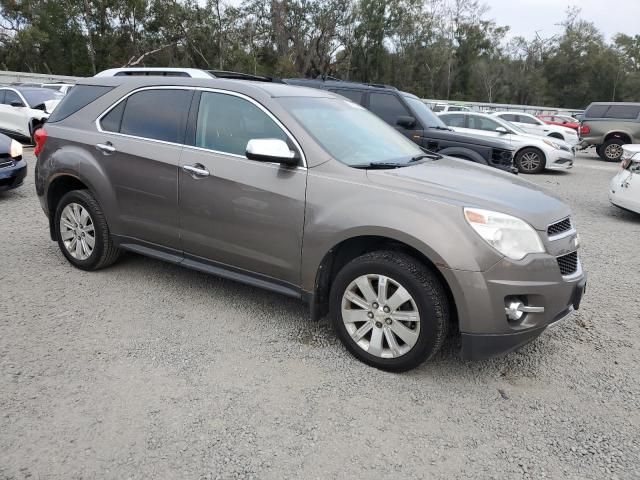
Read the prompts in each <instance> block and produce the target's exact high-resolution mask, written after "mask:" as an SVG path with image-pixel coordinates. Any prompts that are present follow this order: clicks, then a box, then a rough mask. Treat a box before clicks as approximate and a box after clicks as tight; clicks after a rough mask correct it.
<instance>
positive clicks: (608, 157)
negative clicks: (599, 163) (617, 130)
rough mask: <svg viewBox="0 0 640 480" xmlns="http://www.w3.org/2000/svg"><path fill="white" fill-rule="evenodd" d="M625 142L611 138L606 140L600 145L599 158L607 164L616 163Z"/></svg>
mask: <svg viewBox="0 0 640 480" xmlns="http://www.w3.org/2000/svg"><path fill="white" fill-rule="evenodd" d="M625 144H626V142H624V141H623V140H620V139H619V138H612V139H610V140H607V141H606V142H604V143H603V144H602V147H601V149H600V151H601V152H602V154H601V155H600V158H602V159H603V160H605V161H607V162H618V161H619V160H620V157H622V146H623V145H625Z"/></svg>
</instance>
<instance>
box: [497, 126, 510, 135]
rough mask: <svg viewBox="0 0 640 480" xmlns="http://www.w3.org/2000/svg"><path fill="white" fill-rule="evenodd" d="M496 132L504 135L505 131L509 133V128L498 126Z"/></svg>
mask: <svg viewBox="0 0 640 480" xmlns="http://www.w3.org/2000/svg"><path fill="white" fill-rule="evenodd" d="M496 132H498V133H502V134H503V135H504V134H505V133H509V130H507V129H506V128H504V127H498V128H496Z"/></svg>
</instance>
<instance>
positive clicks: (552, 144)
mask: <svg viewBox="0 0 640 480" xmlns="http://www.w3.org/2000/svg"><path fill="white" fill-rule="evenodd" d="M542 141H543V142H544V143H546V144H547V145H549V146H550V147H551V148H555V149H556V150H561V149H562V147H561V146H560V145H558V144H557V143H556V142H552V141H551V140H548V139H546V138H543V139H542Z"/></svg>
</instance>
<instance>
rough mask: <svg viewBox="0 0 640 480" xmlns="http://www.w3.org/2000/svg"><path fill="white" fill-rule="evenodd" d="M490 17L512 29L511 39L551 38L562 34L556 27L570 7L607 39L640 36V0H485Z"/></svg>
mask: <svg viewBox="0 0 640 480" xmlns="http://www.w3.org/2000/svg"><path fill="white" fill-rule="evenodd" d="M485 3H486V4H487V5H488V6H489V7H490V10H489V12H488V13H487V17H488V18H493V19H494V20H495V21H496V22H497V23H498V25H504V26H508V27H510V28H511V31H510V33H509V35H510V36H517V35H519V36H523V37H525V38H527V39H531V38H534V37H535V32H536V30H540V32H539V35H540V36H541V37H543V38H544V37H550V36H552V35H554V34H557V33H559V32H560V28H559V27H557V26H556V25H555V24H556V23H560V22H561V21H562V20H563V19H564V18H565V12H566V9H567V7H570V6H578V7H580V8H581V13H580V18H581V19H583V20H586V21H588V22H592V23H594V24H595V25H596V27H597V28H598V29H599V30H600V31H601V32H602V33H603V34H604V35H605V38H606V39H607V40H611V38H612V37H613V36H614V35H615V34H616V33H626V34H628V35H638V34H640V0H485Z"/></svg>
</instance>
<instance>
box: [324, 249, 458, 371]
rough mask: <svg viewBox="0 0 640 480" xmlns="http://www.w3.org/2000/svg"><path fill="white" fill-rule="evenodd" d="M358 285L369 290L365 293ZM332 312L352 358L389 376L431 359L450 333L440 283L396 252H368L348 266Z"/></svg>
mask: <svg viewBox="0 0 640 480" xmlns="http://www.w3.org/2000/svg"><path fill="white" fill-rule="evenodd" d="M380 278H385V279H386V285H387V288H386V289H385V291H386V292H388V295H385V294H383V295H379V292H381V291H382V290H377V289H378V288H379V286H380V282H379V279H380ZM359 285H368V286H369V287H371V290H370V291H369V292H368V294H365V293H363V292H364V290H361V289H360V287H359ZM365 290H366V287H365ZM396 294H397V295H396ZM354 295H355V296H354ZM407 296H408V297H407ZM405 298H408V299H407V300H405V301H402V299H405ZM351 299H355V300H356V301H357V302H358V303H357V304H356V303H353V302H352V301H351ZM376 304H377V308H376ZM364 307H366V308H364ZM387 307H389V310H385V309H386V308H387ZM330 312H331V321H332V323H333V327H334V329H335V331H336V334H337V336H338V338H339V339H340V341H341V342H342V343H343V345H344V346H345V347H346V348H347V350H348V351H349V352H350V353H351V354H352V355H353V356H355V357H356V358H358V359H359V360H361V361H362V362H364V363H366V364H367V365H371V366H372V367H376V368H379V369H381V370H387V371H391V372H403V371H406V370H410V369H412V368H415V367H417V366H418V365H420V364H421V363H423V362H424V361H426V360H428V359H430V358H431V357H432V356H433V355H434V354H435V353H436V352H437V351H438V350H439V349H440V347H441V346H442V343H443V342H444V340H445V338H446V336H447V333H448V329H449V303H448V300H447V295H446V293H445V289H444V287H443V285H442V283H441V281H440V280H439V278H438V277H437V276H436V274H435V273H434V272H432V271H431V270H430V269H429V268H427V267H426V266H425V265H424V264H422V263H420V262H419V261H418V260H416V259H415V258H413V257H411V256H409V255H407V254H405V253H403V252H398V251H377V252H371V253H367V254H364V255H362V256H360V257H358V258H356V259H354V260H352V261H351V262H349V263H348V264H347V265H345V266H344V267H343V268H342V269H341V270H340V272H339V273H338V275H337V276H336V278H335V280H334V282H333V284H332V286H331V296H330ZM374 312H375V313H374ZM385 312H387V313H385ZM416 314H417V315H416ZM400 318H403V319H404V320H400ZM414 319H415V320H414ZM396 332H398V333H399V335H400V336H399V335H398V333H396ZM416 332H417V334H416ZM374 336H375V337H374ZM354 337H355V338H354ZM401 337H403V338H404V339H403V338H401ZM374 342H375V343H374ZM385 345H386V348H385ZM365 347H366V348H365ZM374 350H375V351H374Z"/></svg>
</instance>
